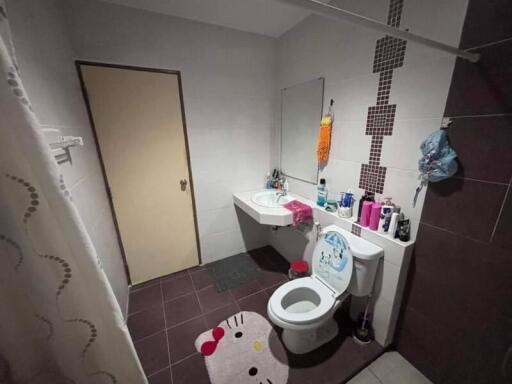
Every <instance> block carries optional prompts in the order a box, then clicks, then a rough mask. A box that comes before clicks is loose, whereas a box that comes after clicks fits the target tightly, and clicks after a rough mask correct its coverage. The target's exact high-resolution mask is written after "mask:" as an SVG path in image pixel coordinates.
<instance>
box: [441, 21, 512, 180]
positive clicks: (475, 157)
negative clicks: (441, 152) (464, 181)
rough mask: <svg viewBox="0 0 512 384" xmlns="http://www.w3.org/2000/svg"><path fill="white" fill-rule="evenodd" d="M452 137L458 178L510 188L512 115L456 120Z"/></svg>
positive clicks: (452, 125)
mask: <svg viewBox="0 0 512 384" xmlns="http://www.w3.org/2000/svg"><path fill="white" fill-rule="evenodd" d="M511 24H512V23H511ZM448 136H449V139H450V144H451V146H452V147H453V149H455V151H456V152H457V157H458V162H459V171H458V172H457V176H460V177H466V178H470V179H476V180H485V181H493V182H499V183H507V184H508V182H509V180H510V177H511V176H512V115H509V116H485V117H469V118H456V119H453V122H452V124H451V125H450V129H449V130H448Z"/></svg>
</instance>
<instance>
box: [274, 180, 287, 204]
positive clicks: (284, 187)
mask: <svg viewBox="0 0 512 384" xmlns="http://www.w3.org/2000/svg"><path fill="white" fill-rule="evenodd" d="M279 185H280V186H281V189H280V190H278V191H277V192H276V195H277V199H276V203H279V200H280V199H281V197H283V196H286V195H287V194H288V183H287V182H286V179H284V181H280V182H279Z"/></svg>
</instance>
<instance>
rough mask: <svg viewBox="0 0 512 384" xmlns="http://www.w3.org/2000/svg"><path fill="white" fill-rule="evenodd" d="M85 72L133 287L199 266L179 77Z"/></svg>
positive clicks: (86, 68) (89, 68) (97, 69)
mask: <svg viewBox="0 0 512 384" xmlns="http://www.w3.org/2000/svg"><path fill="white" fill-rule="evenodd" d="M80 70H81V74H82V79H83V83H84V86H85V91H86V93H87V98H88V102H89V109H90V112H91V115H92V120H93V122H94V127H95V131H96V136H97V141H98V145H99V149H100V153H101V157H102V160H103V166H104V169H105V174H106V179H107V180H106V181H107V183H108V186H109V187H110V193H111V198H112V202H113V208H114V213H115V216H116V219H117V224H118V230H119V234H120V238H121V242H122V245H123V248H124V254H125V257H126V261H127V264H128V269H129V271H130V276H131V280H132V283H133V284H137V283H141V282H144V281H147V280H150V279H153V278H156V277H159V276H163V275H167V274H169V273H172V272H176V271H179V270H182V269H185V268H188V267H192V266H194V265H198V264H199V257H198V249H197V241H196V229H195V228H196V227H195V218H194V208H193V203H192V194H191V189H190V182H189V169H188V161H187V148H186V141H185V134H184V129H183V120H182V118H183V117H182V108H181V97H180V89H179V86H180V85H179V79H178V75H177V74H173V73H163V72H154V71H144V70H137V69H126V68H117V67H115V68H114V67H106V66H97V65H89V64H87V65H86V64H81V65H80ZM180 181H181V183H180ZM185 183H186V185H185Z"/></svg>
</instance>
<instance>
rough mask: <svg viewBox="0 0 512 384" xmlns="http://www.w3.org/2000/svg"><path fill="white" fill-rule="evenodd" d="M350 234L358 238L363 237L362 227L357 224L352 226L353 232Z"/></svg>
mask: <svg viewBox="0 0 512 384" xmlns="http://www.w3.org/2000/svg"><path fill="white" fill-rule="evenodd" d="M350 232H352V233H353V234H354V235H356V236H361V227H360V226H359V225H357V224H352V230H351V231H350Z"/></svg>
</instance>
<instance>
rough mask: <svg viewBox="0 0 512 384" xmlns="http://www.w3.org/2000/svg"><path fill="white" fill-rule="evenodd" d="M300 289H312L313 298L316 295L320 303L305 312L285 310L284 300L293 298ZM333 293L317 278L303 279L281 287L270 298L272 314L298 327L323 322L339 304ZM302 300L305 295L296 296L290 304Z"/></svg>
mask: <svg viewBox="0 0 512 384" xmlns="http://www.w3.org/2000/svg"><path fill="white" fill-rule="evenodd" d="M299 289H300V290H307V289H310V290H311V291H313V292H314V294H313V296H314V295H315V294H316V296H315V298H316V299H318V301H319V303H318V304H317V305H316V306H315V307H314V308H312V309H311V310H308V311H304V312H291V311H289V310H287V309H286V308H284V306H283V300H284V299H285V298H287V295H289V296H288V298H290V296H293V292H294V291H296V290H299ZM333 293H334V292H333V291H332V290H330V289H329V288H327V286H325V285H324V284H323V283H322V282H321V281H320V280H318V279H317V278H315V277H303V278H300V279H296V280H292V281H289V282H288V283H286V284H283V285H281V286H280V287H279V288H278V289H277V290H276V291H275V292H274V293H273V294H272V296H271V297H270V300H269V307H270V309H271V310H272V313H273V314H274V315H275V316H276V317H277V318H278V319H280V320H281V321H283V322H286V323H289V324H297V325H299V324H310V323H314V322H318V321H320V320H322V319H323V318H324V317H325V316H328V315H329V314H330V313H331V309H333V307H334V306H335V304H336V302H337V300H336V299H335V297H334V295H333ZM301 299H303V295H296V297H295V300H294V299H293V298H291V299H290V303H291V304H292V305H293V303H294V301H295V302H299V301H300V300H301ZM292 305H290V306H288V308H290V307H292ZM311 305H315V304H311Z"/></svg>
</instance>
